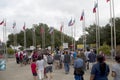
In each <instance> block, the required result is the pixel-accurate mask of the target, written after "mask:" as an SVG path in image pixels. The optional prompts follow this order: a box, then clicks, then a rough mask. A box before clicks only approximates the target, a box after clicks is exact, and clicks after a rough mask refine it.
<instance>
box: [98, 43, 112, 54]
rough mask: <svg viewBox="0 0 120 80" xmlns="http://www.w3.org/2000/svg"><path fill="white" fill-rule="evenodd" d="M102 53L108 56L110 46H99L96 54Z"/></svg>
mask: <svg viewBox="0 0 120 80" xmlns="http://www.w3.org/2000/svg"><path fill="white" fill-rule="evenodd" d="M99 51H102V52H103V53H104V54H106V55H110V54H111V53H110V46H108V45H106V44H103V46H100V48H99V49H98V52H99Z"/></svg>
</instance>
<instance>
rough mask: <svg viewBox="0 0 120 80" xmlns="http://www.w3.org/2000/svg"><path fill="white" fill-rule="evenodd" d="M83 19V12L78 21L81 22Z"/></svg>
mask: <svg viewBox="0 0 120 80" xmlns="http://www.w3.org/2000/svg"><path fill="white" fill-rule="evenodd" d="M83 18H84V11H83V12H82V14H81V17H80V21H82V20H83Z"/></svg>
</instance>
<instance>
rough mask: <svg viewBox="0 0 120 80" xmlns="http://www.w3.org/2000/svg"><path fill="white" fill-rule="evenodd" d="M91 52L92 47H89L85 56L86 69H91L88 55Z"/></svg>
mask: <svg viewBox="0 0 120 80" xmlns="http://www.w3.org/2000/svg"><path fill="white" fill-rule="evenodd" d="M89 54H90V49H89V48H87V51H85V56H86V69H87V70H89V57H88V55H89Z"/></svg>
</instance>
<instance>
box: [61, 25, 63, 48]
mask: <svg viewBox="0 0 120 80" xmlns="http://www.w3.org/2000/svg"><path fill="white" fill-rule="evenodd" d="M61 27H62V24H61ZM61 27H60V32H61V46H62V44H63V35H62V28H61Z"/></svg>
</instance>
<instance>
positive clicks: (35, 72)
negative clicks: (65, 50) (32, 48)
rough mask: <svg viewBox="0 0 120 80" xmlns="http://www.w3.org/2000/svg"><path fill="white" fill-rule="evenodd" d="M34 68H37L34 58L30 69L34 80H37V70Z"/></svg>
mask: <svg viewBox="0 0 120 80" xmlns="http://www.w3.org/2000/svg"><path fill="white" fill-rule="evenodd" d="M36 69H37V65H36V60H35V59H33V60H32V63H31V71H32V74H33V78H34V80H37V70H36Z"/></svg>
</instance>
